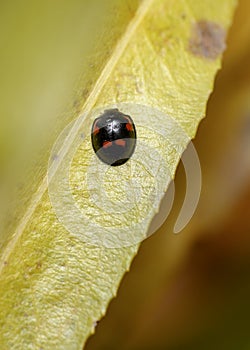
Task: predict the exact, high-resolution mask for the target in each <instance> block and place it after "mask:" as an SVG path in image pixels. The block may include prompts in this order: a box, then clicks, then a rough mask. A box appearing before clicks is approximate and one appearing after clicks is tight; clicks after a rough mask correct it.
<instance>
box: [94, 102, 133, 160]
mask: <svg viewBox="0 0 250 350" xmlns="http://www.w3.org/2000/svg"><path fill="white" fill-rule="evenodd" d="M91 140H92V146H93V149H94V151H95V153H96V155H97V156H98V158H99V159H100V160H101V161H103V162H104V163H106V164H108V165H111V166H118V165H122V164H124V163H126V162H127V161H128V160H129V158H130V157H131V156H132V154H133V153H134V150H135V146H136V129H135V125H134V123H133V120H132V118H131V117H130V116H128V115H126V114H124V113H122V112H120V111H119V109H118V108H114V109H107V110H105V111H104V113H103V114H101V115H100V116H99V117H98V118H96V119H95V120H94V122H93V125H92V130H91Z"/></svg>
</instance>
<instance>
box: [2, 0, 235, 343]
mask: <svg viewBox="0 0 250 350" xmlns="http://www.w3.org/2000/svg"><path fill="white" fill-rule="evenodd" d="M235 3H236V2H235V1H234V0H230V1H229V0H222V1H220V3H217V4H215V3H214V4H212V5H211V2H210V1H203V2H202V3H197V2H196V1H192V0H189V1H179V2H176V1H173V0H172V1H171V0H168V1H167V0H166V1H164V2H163V1H156V0H155V1H152V0H150V1H149V0H145V1H143V2H141V5H140V6H139V8H138V10H137V12H136V13H135V15H134V17H133V18H132V19H131V21H130V23H129V25H128V26H127V29H126V30H125V31H124V33H123V35H122V36H121V39H120V40H119V41H118V43H117V46H116V47H115V49H114V50H113V52H112V54H111V55H110V58H109V60H108V61H107V64H106V65H105V67H104V68H103V70H102V72H101V74H100V76H99V78H98V79H97V82H96V84H95V85H94V86H93V85H92V84H91V83H90V82H89V85H90V93H89V97H88V99H87V100H86V102H85V104H84V107H83V109H82V111H81V113H80V117H79V118H78V119H77V120H76V122H74V123H72V124H70V125H69V127H68V128H66V129H65V130H64V132H63V133H62V135H61V136H60V137H59V139H58V140H57V142H56V143H55V145H54V148H53V151H52V157H51V160H50V168H49V188H48V186H47V180H46V179H44V180H43V181H42V182H41V185H40V187H39V188H38V190H37V191H36V192H35V193H34V195H33V197H32V199H31V204H30V205H29V207H28V208H27V211H26V213H25V215H24V216H23V218H22V219H21V220H20V222H19V226H18V228H17V230H16V232H15V233H14V235H13V237H12V238H11V239H9V238H8V239H9V241H8V242H7V245H6V246H5V248H4V251H3V255H2V261H1V262H2V270H1V277H0V278H1V298H0V300H1V304H0V316H1V320H2V322H3V324H2V327H1V333H0V334H1V336H0V344H1V347H2V348H11V349H12V348H13V349H14V348H35V349H36V348H37V349H39V348H46V349H55V348H58V349H59V348H60V349H80V348H82V345H83V343H84V342H85V340H86V339H87V337H88V335H89V334H90V332H91V331H93V330H94V327H95V324H96V321H97V320H99V319H100V318H101V317H102V316H103V315H104V313H105V309H106V307H107V304H108V302H109V301H110V299H111V298H112V297H114V296H115V294H116V290H117V288H118V285H119V283H120V280H121V278H122V276H123V274H124V273H125V271H127V270H128V268H129V265H130V263H131V260H132V259H133V257H134V255H135V254H136V252H137V249H138V244H135V243H139V242H140V241H141V240H142V239H144V238H145V237H146V236H145V235H146V233H147V229H148V225H149V223H150V221H151V219H152V217H153V216H154V214H155V213H156V211H157V209H158V206H159V203H160V200H161V198H162V196H163V194H164V191H165V190H166V189H167V185H168V183H169V182H170V181H171V178H172V177H173V176H174V172H175V169H176V166H177V164H178V162H179V159H180V157H181V154H182V152H183V150H184V149H185V148H186V146H187V144H188V142H189V141H190V138H192V137H194V135H195V132H196V129H197V126H198V123H199V121H200V120H201V118H202V117H203V116H204V113H205V106H206V102H207V99H208V96H209V94H210V92H211V91H212V86H213V80H214V76H215V74H216V71H217V70H218V68H219V67H220V59H221V53H222V51H223V49H224V45H225V43H224V40H225V33H226V30H227V28H228V26H229V25H230V22H231V17H232V13H233V9H234V7H235ZM98 54H100V53H98ZM97 71H98V70H97ZM112 106H118V107H119V108H121V109H123V110H124V111H126V112H127V113H132V114H133V117H135V119H136V121H137V122H138V123H136V125H137V130H138V147H137V150H136V152H135V154H134V158H133V159H131V162H128V163H127V164H128V165H127V166H126V167H124V168H123V170H121V168H120V167H118V168H112V169H110V168H107V167H106V168H105V166H104V165H102V164H101V165H98V164H99V163H97V162H96V161H95V157H93V151H92V149H91V144H90V141H89V138H88V137H85V135H89V133H90V131H89V130H90V126H91V124H92V122H93V120H94V118H95V117H96V116H97V115H99V113H100V112H101V111H103V109H106V108H109V107H112ZM68 121H70V119H68ZM66 124H67V123H66V119H65V120H64V125H66ZM60 125H62V124H60ZM71 152H72V153H71ZM93 159H94V160H93ZM65 169H66V170H67V171H69V184H70V186H71V190H70V191H69V190H68V189H67V188H66V189H65V188H64V187H62V186H63V185H65V183H64V178H60V174H62V172H63V171H65ZM58 170H60V171H58ZM131 174H132V175H131ZM103 175H105V176H103ZM107 175H108V176H107ZM100 181H103V182H100ZM66 183H68V181H67V179H66ZM117 183H119V184H120V183H122V184H124V187H123V186H120V185H119V186H117ZM126 183H129V184H130V185H131V186H128V187H126V186H125V185H126ZM89 189H91V190H89ZM48 190H49V191H48ZM98 190H99V192H101V196H100V193H99V192H98ZM49 194H50V197H49ZM62 194H63V196H62ZM94 194H96V195H97V196H98V197H97V198H99V199H100V202H96V201H94V199H95V197H94ZM64 195H65V196H64ZM105 196H106V197H107V196H108V197H107V198H108V199H109V200H103V198H106V197H105ZM71 197H73V199H74V200H75V202H76V204H77V205H76V206H75V208H76V212H72V213H71V212H68V209H69V208H71V206H70V201H71V200H72V198H71ZM138 198H139V200H138ZM120 201H121V202H122V203H125V204H124V205H125V207H123V208H122V207H119V210H117V211H116V212H115V214H114V213H113V212H112V211H111V212H110V208H114V210H115V206H116V205H117V206H119V202H120ZM51 202H52V203H53V206H52V204H51ZM113 203H115V205H113ZM105 205H107V207H105ZM78 212H80V213H81V215H80V216H78V215H76V214H75V213H78ZM65 213H66V214H65ZM56 214H57V216H58V217H59V219H60V221H59V220H58V218H57V216H56ZM144 219H145V220H144ZM65 220H66V221H65ZM84 220H85V221H84ZM61 222H63V223H64V225H62V223H61ZM66 228H68V229H69V228H70V229H69V230H67V229H66ZM93 228H94V229H93ZM91 229H93V230H92V231H91ZM109 234H110V235H109ZM98 235H100V237H101V238H102V240H98V237H99V236H98ZM93 237H94V238H93ZM117 237H118V238H119V239H117ZM94 243H95V245H94ZM131 244H132V245H131Z"/></svg>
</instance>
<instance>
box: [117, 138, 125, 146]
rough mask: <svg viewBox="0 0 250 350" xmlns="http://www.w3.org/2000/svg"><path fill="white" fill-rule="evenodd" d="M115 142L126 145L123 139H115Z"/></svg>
mask: <svg viewBox="0 0 250 350" xmlns="http://www.w3.org/2000/svg"><path fill="white" fill-rule="evenodd" d="M115 144H116V145H118V146H122V147H124V146H125V145H126V141H125V140H123V139H119V140H115Z"/></svg>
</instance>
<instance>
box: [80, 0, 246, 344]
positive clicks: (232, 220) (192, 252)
mask: <svg viewBox="0 0 250 350" xmlns="http://www.w3.org/2000/svg"><path fill="white" fill-rule="evenodd" d="M249 13H250V2H249V1H248V0H240V1H239V6H238V9H237V11H236V14H235V20H234V23H233V26H232V27H231V29H230V32H229V35H228V40H227V50H226V52H225V54H224V59H223V65H222V70H221V71H220V72H219V73H218V75H217V78H216V81H215V89H214V92H213V94H212V95H211V97H210V100H209V103H208V106H207V114H206V118H205V119H204V120H203V121H202V122H201V124H200V127H199V129H198V133H197V137H196V138H195V140H194V145H195V147H196V150H197V152H198V154H199V157H200V162H201V168H202V176H203V180H202V193H201V198H200V202H199V206H198V209H197V211H196V213H195V215H194V217H193V219H192V220H191V222H190V223H189V225H188V226H187V227H186V228H185V230H184V231H182V232H181V233H179V234H178V235H174V234H173V233H172V232H173V226H174V223H175V220H176V218H177V215H178V212H179V209H180V207H181V204H182V201H183V198H184V195H185V174H184V169H183V167H182V165H181V164H180V166H179V167H178V171H177V176H176V179H175V189H176V190H177V196H176V198H175V203H174V208H173V210H172V212H171V214H170V216H169V217H168V219H167V220H166V222H165V223H164V225H163V226H162V227H161V228H160V229H159V230H158V231H157V233H155V234H154V235H153V236H151V237H150V238H148V239H147V240H146V241H145V242H143V243H142V245H141V247H140V250H139V253H138V255H137V256H136V257H135V259H134V261H133V264H132V266H131V270H130V272H129V273H127V274H126V275H125V277H124V279H123V281H122V283H121V286H120V288H119V291H118V295H117V297H116V298H115V299H114V300H112V301H111V303H110V305H109V308H108V311H107V315H106V316H105V317H104V318H103V319H102V320H101V321H100V322H99V323H98V325H97V327H96V332H95V334H94V335H93V336H91V337H90V338H89V340H88V342H87V345H86V346H85V348H84V349H86V350H98V349H100V350H113V349H114V350H115V349H120V350H121V349H122V350H123V349H124V350H125V349H126V350H142V349H143V350H151V349H154V350H184V349H185V350H189V349H227V350H229V349H230V350H231V349H232V350H236V349H237V350H238V349H244V350H248V349H250V332H249V329H250V297H249V296H250V21H249Z"/></svg>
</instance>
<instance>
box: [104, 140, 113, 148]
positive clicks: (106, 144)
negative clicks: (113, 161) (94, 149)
mask: <svg viewBox="0 0 250 350" xmlns="http://www.w3.org/2000/svg"><path fill="white" fill-rule="evenodd" d="M102 146H103V147H104V148H108V147H111V146H112V142H111V141H104V142H103V144H102Z"/></svg>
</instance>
